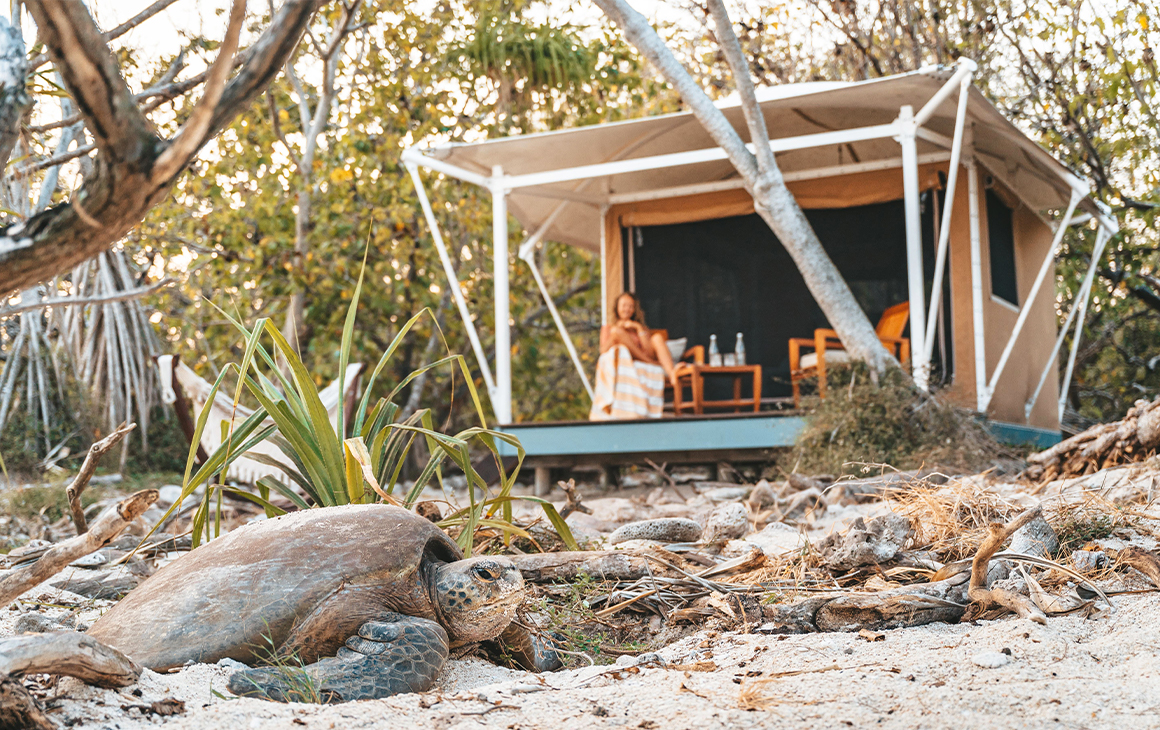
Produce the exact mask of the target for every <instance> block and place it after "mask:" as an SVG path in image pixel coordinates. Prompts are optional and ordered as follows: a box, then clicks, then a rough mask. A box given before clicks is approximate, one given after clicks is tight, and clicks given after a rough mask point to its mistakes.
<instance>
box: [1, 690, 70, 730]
mask: <svg viewBox="0 0 1160 730" xmlns="http://www.w3.org/2000/svg"><path fill="white" fill-rule="evenodd" d="M0 728H3V730H9V729H11V730H17V729H19V730H56V723H54V722H53V721H52V720H49V719H48V715H46V714H44V710H42V709H40V705H38V704H37V703H36V700H34V699H33V698H32V695H30V694H28V690H26V689H24V685H23V684H21V683H20V680H19V679H12V678H11V677H0Z"/></svg>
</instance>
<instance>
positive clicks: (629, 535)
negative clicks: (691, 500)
mask: <svg viewBox="0 0 1160 730" xmlns="http://www.w3.org/2000/svg"><path fill="white" fill-rule="evenodd" d="M700 537H701V526H700V525H698V524H697V523H696V522H694V521H692V520H689V519H685V518H684V517H661V518H658V519H655V520H641V521H640V522H630V523H628V524H627V525H624V526H622V527H619V528H617V530H616V532H613V533H612V535H611V536H610V537H609V538H608V542H609V543H611V544H613V545H616V544H619V543H622V542H624V541H626V540H660V541H661V542H694V541H696V540H697V539H699V538H700Z"/></svg>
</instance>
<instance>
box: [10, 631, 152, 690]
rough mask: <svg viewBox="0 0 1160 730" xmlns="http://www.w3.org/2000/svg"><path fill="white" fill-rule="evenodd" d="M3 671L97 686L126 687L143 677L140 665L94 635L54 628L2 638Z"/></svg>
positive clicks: (13, 675)
mask: <svg viewBox="0 0 1160 730" xmlns="http://www.w3.org/2000/svg"><path fill="white" fill-rule="evenodd" d="M0 674H6V675H8V676H12V677H21V676H24V675H27V674H55V675H63V676H68V677H76V678H77V679H79V680H81V681H82V682H84V683H85V684H93V685H96V686H98V687H127V686H129V685H130V684H133V683H134V682H136V681H137V678H138V677H140V676H141V667H140V666H138V665H137V664H136V663H135V662H134V661H133V660H131V659H129V658H128V657H127V656H125V655H124V654H122V653H121V652H119V651H117V650H116V649H114V648H113V647H111V646H106V645H105V644H102V643H101V642H99V641H97V640H96V639H94V638H92V637H91V636H85V635H84V634H78V633H76V632H74V631H53V632H51V633H47V634H25V635H23V636H13V637H11V638H8V639H4V640H3V641H0Z"/></svg>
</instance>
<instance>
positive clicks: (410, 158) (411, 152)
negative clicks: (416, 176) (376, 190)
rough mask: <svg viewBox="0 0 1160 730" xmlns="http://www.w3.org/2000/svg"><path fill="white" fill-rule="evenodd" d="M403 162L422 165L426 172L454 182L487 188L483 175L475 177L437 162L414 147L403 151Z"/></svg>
mask: <svg viewBox="0 0 1160 730" xmlns="http://www.w3.org/2000/svg"><path fill="white" fill-rule="evenodd" d="M403 162H404V163H405V164H407V165H422V166H423V167H426V168H427V169H428V170H434V171H435V172H441V173H443V174H444V175H446V176H447V177H453V178H455V179H456V180H462V181H463V182H468V183H471V184H472V185H478V186H479V187H481V188H485V187H487V186H488V180H487V178H486V177H484V176H483V175H477V174H475V173H474V172H470V171H468V170H464V169H463V168H462V167H456V166H455V165H452V164H450V163H447V162H443V161H442V160H437V159H435V158H434V157H428V156H427V155H425V154H423V153H422V152H420V151H419V150H417V149H415V148H414V147H408V148H407V149H405V150H403Z"/></svg>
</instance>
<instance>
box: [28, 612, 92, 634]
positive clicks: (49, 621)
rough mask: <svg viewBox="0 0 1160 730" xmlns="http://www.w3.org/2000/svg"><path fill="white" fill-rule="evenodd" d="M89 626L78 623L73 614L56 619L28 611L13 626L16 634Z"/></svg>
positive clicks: (41, 632) (78, 628)
mask: <svg viewBox="0 0 1160 730" xmlns="http://www.w3.org/2000/svg"><path fill="white" fill-rule="evenodd" d="M87 628H88V627H87V626H85V625H84V624H80V625H78V624H77V620H76V618H75V617H73V616H66V617H65V618H63V619H54V618H49V617H48V616H45V615H44V614H42V613H26V614H24V615H23V616H21V617H20V618H18V619H16V623H15V624H14V625H13V626H12V631H13V633H16V634H46V633H48V632H50V631H69V630H76V631H84V630H85V629H87Z"/></svg>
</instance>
